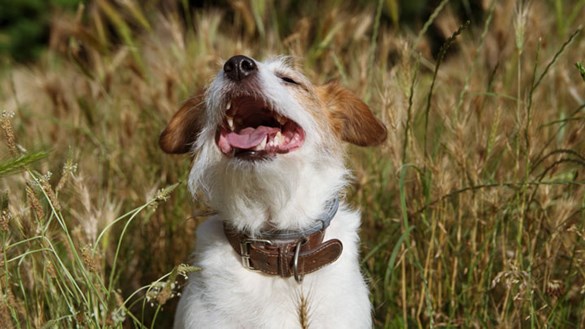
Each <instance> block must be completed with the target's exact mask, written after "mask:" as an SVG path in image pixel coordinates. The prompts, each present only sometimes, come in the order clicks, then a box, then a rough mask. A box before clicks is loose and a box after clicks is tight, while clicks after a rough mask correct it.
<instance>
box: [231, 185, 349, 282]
mask: <svg viewBox="0 0 585 329" xmlns="http://www.w3.org/2000/svg"><path fill="white" fill-rule="evenodd" d="M338 208H339V198H338V197H337V196H335V197H334V198H332V199H330V200H328V201H327V202H326V203H325V211H324V213H323V214H322V215H321V216H319V218H317V219H316V220H315V222H314V225H313V226H311V227H309V228H307V229H306V230H303V231H290V230H276V231H270V232H261V233H260V235H259V236H256V237H254V238H252V237H250V236H249V235H247V234H245V233H242V232H238V231H236V230H234V229H233V228H231V227H229V226H228V225H226V224H225V223H224V226H223V229H224V233H225V236H226V237H227V239H228V241H229V243H230V245H231V246H232V248H234V250H235V251H236V252H237V253H238V255H240V257H241V258H242V265H243V266H244V267H245V268H247V269H249V270H253V271H260V272H263V273H266V274H270V275H279V276H281V277H283V278H288V277H290V276H294V277H295V280H297V282H299V283H300V282H301V281H302V280H303V276H304V275H305V274H307V273H311V272H315V271H317V270H318V269H320V268H322V267H324V266H326V265H329V264H331V263H333V262H335V261H336V260H337V259H338V258H339V256H340V255H341V252H342V251H343V245H342V244H341V241H339V240H337V239H331V240H327V241H325V242H323V237H324V236H325V230H326V229H327V227H329V224H330V223H331V220H333V217H335V214H336V213H337V209H338Z"/></svg>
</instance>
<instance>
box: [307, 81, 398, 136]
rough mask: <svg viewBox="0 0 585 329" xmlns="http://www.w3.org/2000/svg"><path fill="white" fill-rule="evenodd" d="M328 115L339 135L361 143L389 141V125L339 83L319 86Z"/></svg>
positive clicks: (318, 90) (318, 91)
mask: <svg viewBox="0 0 585 329" xmlns="http://www.w3.org/2000/svg"><path fill="white" fill-rule="evenodd" d="M317 93H318V94H319V95H320V98H321V100H323V102H324V104H325V108H326V109H327V118H328V119H329V122H330V125H331V127H332V128H333V131H334V132H335V133H336V134H337V136H338V137H339V138H341V139H342V140H343V141H346V142H348V143H352V144H355V145H358V146H374V145H379V144H381V143H382V142H384V141H385V140H386V135H387V131H386V127H385V126H384V125H383V124H382V123H381V122H380V121H379V120H378V119H376V117H375V116H374V114H373V113H372V111H370V108H369V107H368V105H366V103H364V102H363V101H362V100H360V99H359V98H358V97H357V96H356V95H355V94H354V93H353V92H351V91H349V90H348V89H346V88H344V87H342V86H340V85H339V84H338V83H336V82H332V83H328V84H326V85H323V86H320V87H317Z"/></svg>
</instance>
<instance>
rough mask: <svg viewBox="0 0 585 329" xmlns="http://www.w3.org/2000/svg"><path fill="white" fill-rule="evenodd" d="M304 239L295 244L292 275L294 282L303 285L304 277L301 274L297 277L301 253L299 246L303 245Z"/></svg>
mask: <svg viewBox="0 0 585 329" xmlns="http://www.w3.org/2000/svg"><path fill="white" fill-rule="evenodd" d="M305 241H306V239H301V240H299V242H297V247H296V248H295V257H294V258H293V274H294V276H295V281H296V282H297V283H298V284H301V283H303V278H304V277H305V276H304V275H303V274H301V275H299V254H300V253H301V245H302V244H303V243H305Z"/></svg>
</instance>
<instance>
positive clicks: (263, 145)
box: [254, 136, 268, 151]
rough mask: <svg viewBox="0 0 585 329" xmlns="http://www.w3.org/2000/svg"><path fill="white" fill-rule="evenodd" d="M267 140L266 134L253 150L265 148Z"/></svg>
mask: <svg viewBox="0 0 585 329" xmlns="http://www.w3.org/2000/svg"><path fill="white" fill-rule="evenodd" d="M267 140H268V136H266V138H264V140H263V141H262V143H260V144H258V145H257V146H256V147H255V148H254V150H255V151H264V150H265V149H266V141H267Z"/></svg>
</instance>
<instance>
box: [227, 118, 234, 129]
mask: <svg viewBox="0 0 585 329" xmlns="http://www.w3.org/2000/svg"><path fill="white" fill-rule="evenodd" d="M226 121H227V124H228V126H229V127H230V129H231V130H232V131H233V130H234V118H233V117H230V116H229V115H228V116H226Z"/></svg>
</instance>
